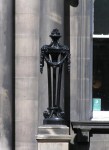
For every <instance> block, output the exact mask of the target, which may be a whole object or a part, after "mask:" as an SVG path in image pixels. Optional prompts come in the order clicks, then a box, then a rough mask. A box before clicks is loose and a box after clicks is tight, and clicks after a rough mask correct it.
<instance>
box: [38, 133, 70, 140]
mask: <svg viewBox="0 0 109 150" xmlns="http://www.w3.org/2000/svg"><path fill="white" fill-rule="evenodd" d="M36 140H38V141H39V142H40V141H41V142H42V141H46V142H51V141H52V142H69V141H70V140H71V135H37V136H36Z"/></svg>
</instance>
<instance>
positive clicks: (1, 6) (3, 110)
mask: <svg viewBox="0 0 109 150" xmlns="http://www.w3.org/2000/svg"><path fill="white" fill-rule="evenodd" d="M12 10H13V4H12V0H5V1H3V0H0V149H3V150H12V144H13V143H12V128H13V123H12V112H13V111H12V109H13V108H12V105H13V101H12V63H13V62H14V61H13V58H12V51H13V28H12V27H13V14H12Z"/></svg>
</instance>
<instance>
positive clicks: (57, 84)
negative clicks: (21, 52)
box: [40, 29, 70, 124]
mask: <svg viewBox="0 0 109 150" xmlns="http://www.w3.org/2000/svg"><path fill="white" fill-rule="evenodd" d="M50 37H51V39H52V42H51V43H50V45H44V46H43V47H42V48H41V55H40V72H41V73H42V72H43V67H44V61H46V63H47V69H48V98H49V100H48V108H47V109H48V110H47V111H44V113H43V115H44V120H43V123H44V124H65V120H64V112H63V111H62V109H61V106H60V92H61V78H62V70H63V65H64V63H65V62H66V63H67V67H68V71H70V51H69V48H68V47H67V46H65V45H64V46H62V45H61V44H60V43H59V39H60V37H61V35H60V33H59V31H58V29H54V30H53V31H52V32H51V35H50Z"/></svg>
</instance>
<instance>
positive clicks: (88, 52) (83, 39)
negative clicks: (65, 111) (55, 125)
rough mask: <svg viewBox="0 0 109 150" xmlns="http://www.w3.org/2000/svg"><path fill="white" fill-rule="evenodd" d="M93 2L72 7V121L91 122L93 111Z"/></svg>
mask: <svg viewBox="0 0 109 150" xmlns="http://www.w3.org/2000/svg"><path fill="white" fill-rule="evenodd" d="M91 11H92V8H91V1H90V0H83V1H79V5H78V6H77V7H73V6H70V15H71V16H70V49H71V76H70V77H71V105H70V106H71V107H70V108H71V109H70V110H71V113H70V114H71V121H86V120H90V117H91V111H92V108H91V107H92V37H91V34H92V29H91V28H92V20H91V19H92V18H91V13H92V12H91Z"/></svg>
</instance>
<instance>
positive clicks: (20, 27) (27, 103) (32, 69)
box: [15, 0, 40, 150]
mask: <svg viewBox="0 0 109 150" xmlns="http://www.w3.org/2000/svg"><path fill="white" fill-rule="evenodd" d="M39 2H40V0H16V7H15V8H16V10H15V17H16V35H15V38H16V49H15V68H16V69H15V89H16V94H15V108H16V109H15V129H16V130H15V139H16V143H15V148H16V149H17V150H22V149H23V150H27V149H28V150H35V149H36V147H37V145H36V139H35V134H36V128H37V115H38V112H37V110H38V72H39V69H38V68H39Z"/></svg>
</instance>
